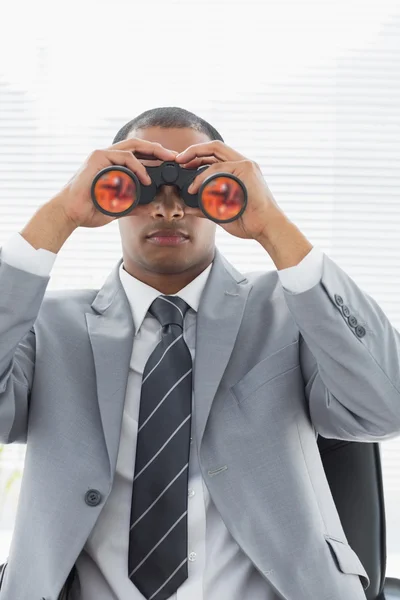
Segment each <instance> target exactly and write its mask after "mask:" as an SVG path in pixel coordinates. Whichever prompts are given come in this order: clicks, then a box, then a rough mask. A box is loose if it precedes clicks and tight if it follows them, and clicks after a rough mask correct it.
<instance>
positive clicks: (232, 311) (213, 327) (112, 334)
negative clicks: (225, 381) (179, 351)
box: [85, 249, 252, 476]
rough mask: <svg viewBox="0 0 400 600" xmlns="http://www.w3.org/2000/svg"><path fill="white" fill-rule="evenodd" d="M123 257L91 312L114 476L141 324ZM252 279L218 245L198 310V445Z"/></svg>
mask: <svg viewBox="0 0 400 600" xmlns="http://www.w3.org/2000/svg"><path fill="white" fill-rule="evenodd" d="M122 260H123V259H122V258H121V259H120V260H119V261H118V263H117V265H116V266H115V267H114V269H113V270H112V272H111V273H110V275H109V276H108V278H107V279H106V281H105V283H104V285H103V287H102V288H101V289H100V290H99V292H98V294H97V296H96V298H95V299H94V301H93V303H92V305H91V307H92V309H93V312H87V313H85V316H86V323H87V328H88V334H89V338H90V343H91V346H92V351H93V359H94V364H95V371H96V385H97V397H98V403H99V410H100V416H101V422H102V427H103V435H104V440H105V444H106V448H107V453H108V458H109V469H110V476H111V474H112V473H113V472H114V470H115V466H116V462H117V456H118V448H119V437H120V432H121V424H122V416H123V410H124V404H125V395H126V387H127V382H128V375H129V366H130V359H131V354H132V344H133V339H134V335H135V328H134V323H133V318H132V313H131V308H130V306H129V303H128V299H127V297H126V294H125V290H124V288H123V286H122V283H121V280H120V277H119V272H118V271H119V267H120V265H121V263H122ZM251 287H252V286H251V284H249V283H248V281H247V279H246V278H245V277H244V276H243V275H242V274H241V273H239V272H238V271H237V270H236V269H235V268H234V267H233V266H232V265H231V264H230V263H229V262H228V261H227V260H226V259H225V258H224V257H223V256H222V255H221V253H220V252H219V251H218V250H217V249H216V251H215V256H214V261H213V266H212V269H211V271H210V275H209V278H208V280H207V283H206V285H205V288H204V291H203V295H202V298H201V302H200V306H199V311H198V314H197V327H196V355H195V363H194V376H193V385H194V394H195V401H196V412H195V431H196V436H197V440H198V446H199V448H200V443H201V440H202V437H203V434H204V430H205V426H206V423H207V419H208V415H209V413H210V410H211V406H212V401H213V399H214V396H215V393H216V391H217V389H218V386H219V383H220V381H221V378H222V376H223V374H224V371H225V369H226V366H227V364H228V361H229V358H230V355H231V353H232V350H233V347H234V344H235V340H236V337H237V334H238V331H239V327H240V324H241V321H242V318H243V313H244V308H245V304H246V300H247V297H248V294H249V292H250V289H251Z"/></svg>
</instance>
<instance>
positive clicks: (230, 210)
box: [201, 177, 245, 221]
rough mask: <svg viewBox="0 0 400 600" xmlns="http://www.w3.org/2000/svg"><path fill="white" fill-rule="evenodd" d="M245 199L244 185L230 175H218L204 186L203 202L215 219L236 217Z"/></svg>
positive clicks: (206, 209)
mask: <svg viewBox="0 0 400 600" xmlns="http://www.w3.org/2000/svg"><path fill="white" fill-rule="evenodd" d="M244 201H245V197H244V192H243V189H242V186H241V185H240V184H239V183H238V182H237V181H235V180H234V179H231V178H230V177H216V178H215V179H212V180H211V181H210V182H209V183H207V184H206V186H205V187H204V189H203V191H202V194H201V203H202V205H203V208H204V210H205V211H206V212H207V213H208V214H209V215H210V216H211V217H213V218H214V219H219V220H221V221H222V220H226V221H227V220H228V219H233V217H236V216H237V215H238V214H239V213H240V211H241V210H242V208H243V205H244Z"/></svg>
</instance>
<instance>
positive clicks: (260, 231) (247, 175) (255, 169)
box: [175, 140, 285, 240]
mask: <svg viewBox="0 0 400 600" xmlns="http://www.w3.org/2000/svg"><path fill="white" fill-rule="evenodd" d="M175 160H176V162H177V163H179V164H181V165H182V166H184V167H185V168H190V169H194V168H198V167H200V166H202V165H210V166H209V167H208V169H204V171H202V172H201V173H200V174H199V175H197V176H196V178H195V179H194V181H193V184H192V185H193V187H190V188H189V192H190V193H191V194H195V193H196V192H197V191H198V190H199V189H200V186H201V184H202V183H203V181H204V180H205V179H207V177H209V176H210V175H213V174H214V173H220V172H221V173H223V172H225V173H232V174H233V175H236V177H238V178H239V179H240V180H241V181H242V182H243V183H244V185H245V186H246V188H247V206H246V209H245V211H244V213H243V214H242V216H241V217H239V218H238V219H236V220H235V221H231V222H230V223H218V224H219V225H221V227H222V228H223V229H225V230H226V231H227V232H228V233H230V234H232V235H234V236H236V237H239V238H247V239H256V240H258V239H260V238H261V237H262V236H265V235H267V233H268V224H269V223H271V222H272V221H273V220H276V219H277V218H278V219H279V218H280V219H282V218H283V219H285V215H284V213H283V211H282V210H281V208H280V207H279V206H278V204H277V203H276V202H275V199H274V197H273V195H272V193H271V191H270V190H269V188H268V186H267V184H266V182H265V180H264V177H263V175H262V173H261V169H260V167H259V165H258V164H257V163H256V162H254V161H252V160H249V159H248V158H246V157H245V156H243V155H242V154H239V152H237V151H236V150H233V149H232V148H230V147H229V146H227V145H226V144H225V143H224V142H221V141H220V140H213V141H210V142H205V143H203V144H194V145H192V146H189V148H187V149H186V150H185V151H184V152H181V153H180V154H177V155H176V157H175ZM210 163H211V164H210ZM199 212H201V211H200V210H199ZM202 216H205V215H203V213H202ZM205 218H207V217H205Z"/></svg>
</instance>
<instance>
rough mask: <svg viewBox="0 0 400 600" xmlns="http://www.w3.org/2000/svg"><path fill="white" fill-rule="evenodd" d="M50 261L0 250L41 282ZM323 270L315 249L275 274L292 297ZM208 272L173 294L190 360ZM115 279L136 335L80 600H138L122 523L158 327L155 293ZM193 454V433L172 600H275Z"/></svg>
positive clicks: (40, 253)
mask: <svg viewBox="0 0 400 600" xmlns="http://www.w3.org/2000/svg"><path fill="white" fill-rule="evenodd" d="M56 257H57V254H55V253H53V252H50V251H49V250H44V249H38V250H36V249H35V248H33V247H32V246H31V245H30V244H29V243H28V242H27V241H26V240H25V239H24V238H23V237H22V236H21V235H20V234H19V233H15V234H14V235H13V236H12V237H11V238H10V239H9V240H8V241H7V242H6V243H5V244H4V245H3V246H2V260H3V261H4V262H5V263H8V264H9V265H11V266H14V267H16V268H18V269H21V270H23V271H28V272H30V273H34V274H37V275H41V276H49V275H50V272H51V269H52V267H53V265H54V262H55V259H56ZM322 264H323V253H322V252H321V251H320V250H319V249H318V248H316V247H314V248H312V250H311V251H310V252H309V253H308V254H307V256H306V257H305V258H304V259H303V260H302V261H301V262H300V263H299V264H298V265H297V266H294V267H290V268H288V269H283V270H281V271H278V274H279V277H280V281H281V283H282V285H283V287H284V288H285V289H286V290H288V291H290V292H292V293H301V292H303V291H306V290H308V289H310V288H312V287H313V286H314V285H316V284H317V283H318V282H319V281H320V279H321V277H322ZM211 266H212V265H209V266H208V267H207V268H206V269H205V270H204V271H203V272H202V273H200V275H198V277H196V279H194V280H193V281H191V282H190V283H189V284H188V285H187V286H186V287H184V288H183V289H182V290H180V291H179V292H178V293H177V294H176V295H178V296H179V297H180V298H182V299H183V300H185V301H186V302H187V303H188V304H189V309H188V311H187V313H186V315H185V321H184V339H185V341H186V343H187V345H188V347H189V350H190V352H191V355H192V358H193V360H194V356H195V348H196V315H197V310H198V307H199V302H200V297H201V294H202V291H203V288H204V285H205V284H206V281H207V278H208V275H209V273H210V270H211ZM119 276H120V279H121V283H122V286H123V288H124V290H125V293H126V295H127V299H128V301H129V304H130V307H131V309H132V315H133V321H134V324H135V330H136V334H135V338H134V344H133V349H132V356H131V361H130V370H129V376H128V385H127V391H126V399H125V408H124V414H123V419H122V429H121V437H120V446H119V453H118V458H117V465H116V472H115V478H114V482H113V487H112V490H111V493H110V495H109V497H108V499H107V501H106V503H105V506H104V508H103V510H102V511H101V513H100V515H99V517H98V519H97V521H96V524H95V526H94V527H93V530H92V532H91V534H90V536H89V537H88V539H87V541H86V543H85V545H84V547H83V549H82V552H81V553H80V555H79V556H78V558H77V561H76V567H77V569H78V573H79V578H80V582H81V599H82V600H111V599H112V600H143V599H144V596H143V595H142V594H141V593H140V592H139V590H138V589H137V588H136V587H135V586H134V584H133V583H132V582H131V581H130V579H129V578H128V548H129V519H130V511H131V499H132V482H133V474H134V466H135V452H136V435H137V427H138V417H139V403H140V389H141V379H142V374H143V370H144V366H145V364H146V362H147V359H148V357H149V356H150V354H151V352H152V351H153V350H154V348H155V347H156V345H157V344H158V342H159V340H160V335H161V326H160V324H159V322H158V321H157V319H156V318H155V317H153V316H152V315H150V314H149V313H148V312H147V311H148V309H149V307H150V305H151V303H152V302H153V300H154V299H155V298H156V297H157V296H159V295H160V292H159V291H158V290H156V289H154V288H152V287H150V286H148V285H146V284H145V283H143V282H141V281H139V280H138V279H136V278H135V277H132V276H131V275H129V273H127V272H126V271H125V269H124V268H123V262H122V263H121V266H120V269H119ZM200 401H201V399H195V398H194V397H192V407H193V413H194V411H195V410H196V402H200ZM192 422H193V420H192ZM196 450H197V448H196V439H195V435H194V431H192V441H191V446H190V458H189V484H188V578H187V580H186V581H185V582H184V583H183V584H182V585H181V586H180V587H179V588H178V590H177V592H176V593H175V594H173V595H172V596H171V600H243V599H244V598H245V599H246V600H276V596H275V594H274V592H273V590H272V589H271V588H270V586H269V584H268V582H267V581H266V580H265V579H264V578H263V577H262V576H261V575H260V573H259V572H258V571H257V569H256V568H255V567H254V565H253V563H252V562H251V561H250V559H249V558H248V556H247V555H246V554H245V553H244V552H243V551H242V550H241V548H240V547H239V546H238V544H237V543H236V541H235V540H234V539H233V537H232V536H231V535H230V533H229V531H228V530H227V528H226V526H225V524H224V522H223V521H222V519H221V516H220V514H219V513H218V511H217V509H216V507H215V505H214V503H213V501H212V499H211V497H210V494H209V492H208V488H207V486H206V485H205V483H204V481H203V478H202V476H201V472H200V467H199V464H198V457H197V451H196ZM266 543H268V540H266ZM288 575H289V574H288ZM73 600H75V598H73Z"/></svg>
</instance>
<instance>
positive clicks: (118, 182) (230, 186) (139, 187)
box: [91, 156, 247, 223]
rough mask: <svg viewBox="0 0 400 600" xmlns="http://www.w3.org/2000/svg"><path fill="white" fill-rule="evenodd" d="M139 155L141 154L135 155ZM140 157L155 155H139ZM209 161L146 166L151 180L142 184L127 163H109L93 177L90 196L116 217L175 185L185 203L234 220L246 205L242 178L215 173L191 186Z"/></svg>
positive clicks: (211, 215) (208, 214) (221, 220)
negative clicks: (193, 166)
mask: <svg viewBox="0 0 400 600" xmlns="http://www.w3.org/2000/svg"><path fill="white" fill-rule="evenodd" d="M136 158H139V156H136ZM140 158H147V159H149V158H153V160H154V157H149V156H147V157H146V156H140ZM208 167H209V165H204V166H201V167H199V168H197V169H186V168H184V167H182V166H181V165H180V164H178V163H176V162H174V161H165V162H163V163H162V164H161V165H159V166H157V167H147V166H146V170H147V173H148V174H149V176H150V178H151V184H149V185H143V184H142V183H141V182H140V181H139V179H138V177H137V176H136V175H135V173H133V171H131V170H130V169H128V168H127V167H124V166H122V165H121V166H120V165H117V166H114V165H112V166H109V167H106V168H105V169H102V170H101V171H99V172H98V173H97V175H96V176H95V177H94V179H93V182H92V186H91V196H92V200H93V203H94V205H95V206H96V207H97V208H98V210H99V211H101V212H102V213H104V214H106V215H110V216H113V217H123V216H125V215H128V214H129V213H130V212H131V211H132V210H133V209H134V208H135V206H137V205H138V204H149V203H150V202H151V201H152V200H154V198H155V197H156V194H157V191H158V189H159V188H160V187H161V186H162V185H175V186H177V187H178V189H179V192H180V195H181V196H182V198H183V200H184V202H185V204H186V205H187V206H190V207H193V208H200V209H201V210H202V211H203V213H204V214H205V216H206V217H208V218H209V219H210V220H211V221H215V222H216V223H229V222H230V221H235V220H236V219H238V218H239V217H240V216H241V215H242V214H243V212H244V210H245V208H246V206H247V190H246V186H245V185H244V184H243V182H242V181H240V179H239V178H238V177H236V176H235V175H232V174H231V173H214V174H213V175H210V177H208V178H207V179H206V180H205V181H203V183H202V184H201V186H200V189H199V191H198V192H197V193H196V194H190V193H189V192H188V187H189V186H190V184H191V183H192V181H193V180H194V179H195V177H196V175H199V173H201V172H202V171H204V169H207V168H208Z"/></svg>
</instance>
